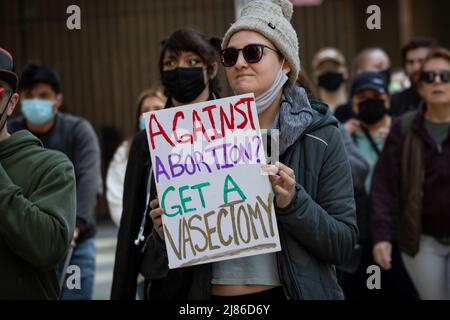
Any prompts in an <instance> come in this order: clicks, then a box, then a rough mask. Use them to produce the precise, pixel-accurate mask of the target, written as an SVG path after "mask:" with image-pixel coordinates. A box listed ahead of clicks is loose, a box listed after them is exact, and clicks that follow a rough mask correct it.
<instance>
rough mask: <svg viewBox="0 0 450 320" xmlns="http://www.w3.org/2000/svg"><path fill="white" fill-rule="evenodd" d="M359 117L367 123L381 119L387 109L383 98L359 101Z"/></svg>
mask: <svg viewBox="0 0 450 320" xmlns="http://www.w3.org/2000/svg"><path fill="white" fill-rule="evenodd" d="M358 106H359V113H358V118H359V120H361V121H362V122H364V123H366V124H374V123H376V122H377V121H379V120H381V119H382V118H383V117H384V115H385V114H386V112H387V110H386V107H385V105H384V100H382V99H370V100H366V101H363V102H361V103H359V105H358Z"/></svg>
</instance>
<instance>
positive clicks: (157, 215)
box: [150, 199, 164, 241]
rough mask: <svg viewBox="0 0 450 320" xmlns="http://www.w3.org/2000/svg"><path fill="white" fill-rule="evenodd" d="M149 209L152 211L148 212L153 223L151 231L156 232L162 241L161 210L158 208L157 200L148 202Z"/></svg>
mask: <svg viewBox="0 0 450 320" xmlns="http://www.w3.org/2000/svg"><path fill="white" fill-rule="evenodd" d="M150 208H151V209H152V210H151V211H150V218H152V221H153V229H155V230H156V232H157V233H158V235H159V237H160V238H161V240H162V241H164V229H163V224H162V214H163V209H162V208H160V207H159V201H158V199H154V200H152V201H151V202H150Z"/></svg>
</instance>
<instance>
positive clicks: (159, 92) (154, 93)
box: [135, 87, 167, 132]
mask: <svg viewBox="0 0 450 320" xmlns="http://www.w3.org/2000/svg"><path fill="white" fill-rule="evenodd" d="M151 97H156V98H158V99H160V100H161V101H162V102H164V104H165V103H166V101H167V98H166V96H165V95H164V89H163V88H162V87H153V88H148V89H145V90H144V91H142V92H141V93H140V94H139V96H138V99H137V108H136V119H135V120H136V125H135V130H136V132H138V131H139V117H140V116H141V108H142V104H143V103H144V100H145V99H147V98H151Z"/></svg>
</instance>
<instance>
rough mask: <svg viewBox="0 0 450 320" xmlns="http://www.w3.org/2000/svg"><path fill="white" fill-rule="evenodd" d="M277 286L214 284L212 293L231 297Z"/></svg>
mask: <svg viewBox="0 0 450 320" xmlns="http://www.w3.org/2000/svg"><path fill="white" fill-rule="evenodd" d="M273 288H275V287H274V286H265V285H255V284H251V285H217V284H215V285H212V287H211V294H212V295H214V296H222V297H230V296H242V295H245V294H253V293H258V292H263V291H266V290H270V289H273Z"/></svg>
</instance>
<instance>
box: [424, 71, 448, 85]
mask: <svg viewBox="0 0 450 320" xmlns="http://www.w3.org/2000/svg"><path fill="white" fill-rule="evenodd" d="M437 76H439V78H441V82H442V83H449V82H450V70H443V71H441V72H434V71H423V72H422V73H421V74H420V80H421V81H422V82H424V83H433V82H434V81H436V77H437Z"/></svg>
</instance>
